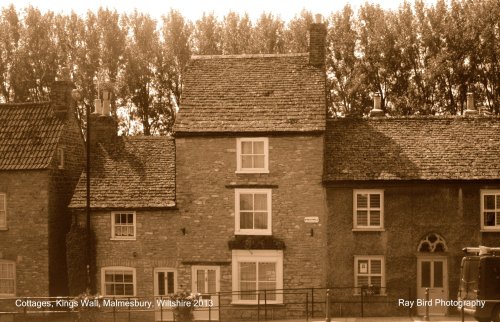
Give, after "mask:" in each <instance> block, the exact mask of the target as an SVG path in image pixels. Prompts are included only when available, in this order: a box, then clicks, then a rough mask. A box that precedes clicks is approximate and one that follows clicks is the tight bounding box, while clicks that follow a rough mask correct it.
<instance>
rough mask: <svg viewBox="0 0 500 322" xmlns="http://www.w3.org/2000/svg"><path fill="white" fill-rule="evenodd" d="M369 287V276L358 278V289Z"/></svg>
mask: <svg viewBox="0 0 500 322" xmlns="http://www.w3.org/2000/svg"><path fill="white" fill-rule="evenodd" d="M363 285H368V276H358V287H361V286H363Z"/></svg>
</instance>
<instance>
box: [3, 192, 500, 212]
mask: <svg viewBox="0 0 500 322" xmlns="http://www.w3.org/2000/svg"><path fill="white" fill-rule="evenodd" d="M496 198H497V204H496V208H497V210H498V209H500V194H498V195H496ZM0 209H2V208H1V207H0Z"/></svg>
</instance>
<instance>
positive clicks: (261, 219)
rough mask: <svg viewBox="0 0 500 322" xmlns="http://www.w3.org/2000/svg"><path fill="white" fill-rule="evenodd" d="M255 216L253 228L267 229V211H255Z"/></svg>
mask: <svg viewBox="0 0 500 322" xmlns="http://www.w3.org/2000/svg"><path fill="white" fill-rule="evenodd" d="M254 216H255V227H254V228H255V229H267V212H256V213H254Z"/></svg>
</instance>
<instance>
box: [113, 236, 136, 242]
mask: <svg viewBox="0 0 500 322" xmlns="http://www.w3.org/2000/svg"><path fill="white" fill-rule="evenodd" d="M109 240H118V241H120V240H122V241H132V240H137V238H136V237H134V238H117V237H111V238H110V239H109Z"/></svg>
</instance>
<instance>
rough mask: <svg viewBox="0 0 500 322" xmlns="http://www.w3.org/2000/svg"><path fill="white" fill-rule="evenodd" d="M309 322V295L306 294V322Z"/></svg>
mask: <svg viewBox="0 0 500 322" xmlns="http://www.w3.org/2000/svg"><path fill="white" fill-rule="evenodd" d="M308 321H309V293H306V322H308Z"/></svg>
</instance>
